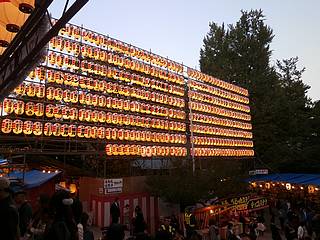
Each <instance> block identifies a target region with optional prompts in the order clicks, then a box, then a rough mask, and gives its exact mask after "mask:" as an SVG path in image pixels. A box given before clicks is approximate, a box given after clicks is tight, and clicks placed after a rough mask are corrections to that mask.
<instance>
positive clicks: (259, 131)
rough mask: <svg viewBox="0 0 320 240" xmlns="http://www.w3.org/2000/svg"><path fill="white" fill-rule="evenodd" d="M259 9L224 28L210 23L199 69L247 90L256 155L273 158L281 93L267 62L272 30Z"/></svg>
mask: <svg viewBox="0 0 320 240" xmlns="http://www.w3.org/2000/svg"><path fill="white" fill-rule="evenodd" d="M264 20H265V19H264V15H263V13H262V10H251V11H250V12H247V11H242V16H241V17H240V20H239V21H238V22H236V24H234V25H232V24H229V25H228V27H227V28H225V25H224V24H222V25H221V26H218V25H217V24H216V23H210V30H209V32H208V34H207V36H206V37H205V38H204V40H203V42H204V45H203V48H202V49H201V50H200V68H201V71H202V72H205V73H207V74H210V75H212V76H216V77H218V78H221V79H222V80H225V81H228V82H231V83H234V84H237V85H240V86H242V87H245V88H247V89H248V90H249V94H250V107H251V112H252V124H253V134H254V140H255V150H256V153H257V156H258V157H259V158H261V159H262V160H271V159H275V157H276V156H275V154H274V149H277V148H278V147H277V139H278V137H279V134H280V132H281V131H280V129H278V128H279V127H278V125H277V124H276V123H275V121H274V120H275V118H276V114H275V113H276V112H277V103H278V99H279V94H280V92H279V91H278V87H279V81H278V77H277V73H276V71H275V68H274V67H272V66H271V64H270V57H271V54H272V51H271V50H270V43H271V42H272V39H273V37H274V36H273V32H272V29H271V28H270V27H268V26H267V25H266V24H265V23H264Z"/></svg>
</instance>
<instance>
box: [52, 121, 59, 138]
mask: <svg viewBox="0 0 320 240" xmlns="http://www.w3.org/2000/svg"><path fill="white" fill-rule="evenodd" d="M52 134H53V136H55V137H59V136H60V134H61V124H60V123H54V124H53V125H52Z"/></svg>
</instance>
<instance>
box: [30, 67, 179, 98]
mask: <svg viewBox="0 0 320 240" xmlns="http://www.w3.org/2000/svg"><path fill="white" fill-rule="evenodd" d="M43 67H44V68H46V69H48V70H53V71H56V72H62V73H66V74H70V75H75V76H78V77H86V78H92V79H97V80H102V81H105V80H108V81H110V82H114V83H117V84H120V85H122V86H134V87H139V88H141V89H144V90H152V91H153V92H157V93H159V94H168V91H161V90H157V89H154V88H152V86H151V85H150V87H146V86H141V85H139V84H136V83H133V82H130V83H123V82H121V81H119V80H117V79H114V78H109V77H105V78H104V77H101V76H97V75H95V76H94V77H91V76H88V75H84V74H82V73H76V72H71V71H68V70H64V69H59V68H55V67H49V66H43ZM28 81H29V80H28ZM59 86H60V85H59ZM66 87H67V86H66ZM73 89H74V87H73ZM82 89H83V90H86V89H84V88H80V90H82ZM178 89H181V90H182V89H183V88H182V87H180V88H178ZM88 91H91V90H88ZM170 94H174V97H176V98H179V99H183V97H184V95H182V96H181V95H177V94H176V93H170Z"/></svg>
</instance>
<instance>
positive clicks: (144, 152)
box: [140, 146, 147, 157]
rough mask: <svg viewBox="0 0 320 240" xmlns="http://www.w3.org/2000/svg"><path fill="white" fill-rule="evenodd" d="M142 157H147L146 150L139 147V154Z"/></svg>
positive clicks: (143, 147)
mask: <svg viewBox="0 0 320 240" xmlns="http://www.w3.org/2000/svg"><path fill="white" fill-rule="evenodd" d="M140 155H141V156H142V157H146V156H147V148H146V147H145V146H141V154H140Z"/></svg>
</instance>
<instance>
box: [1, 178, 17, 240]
mask: <svg viewBox="0 0 320 240" xmlns="http://www.w3.org/2000/svg"><path fill="white" fill-rule="evenodd" d="M10 192H11V191H10V181H9V179H7V178H5V177H0V238H1V239H6V240H17V239H18V238H19V214H18V210H17V208H16V207H15V205H14V204H13V201H12V198H11V193H10Z"/></svg>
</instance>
